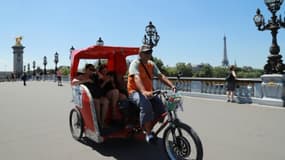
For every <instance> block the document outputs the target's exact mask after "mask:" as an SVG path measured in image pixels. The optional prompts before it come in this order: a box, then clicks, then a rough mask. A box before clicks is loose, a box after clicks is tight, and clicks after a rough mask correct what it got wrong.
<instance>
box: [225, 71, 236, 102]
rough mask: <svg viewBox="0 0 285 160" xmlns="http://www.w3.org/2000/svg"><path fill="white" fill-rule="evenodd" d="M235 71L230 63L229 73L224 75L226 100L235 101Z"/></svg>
mask: <svg viewBox="0 0 285 160" xmlns="http://www.w3.org/2000/svg"><path fill="white" fill-rule="evenodd" d="M236 78H237V76H236V72H235V66H234V65H231V66H230V68H229V73H228V75H227V77H226V79H225V80H226V89H227V102H235V100H234V94H235V88H236Z"/></svg>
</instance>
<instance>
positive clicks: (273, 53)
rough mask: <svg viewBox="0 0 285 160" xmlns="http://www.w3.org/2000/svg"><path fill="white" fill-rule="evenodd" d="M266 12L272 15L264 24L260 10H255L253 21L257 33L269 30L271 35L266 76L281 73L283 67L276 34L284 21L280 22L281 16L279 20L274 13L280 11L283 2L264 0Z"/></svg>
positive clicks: (281, 0) (283, 25)
mask: <svg viewBox="0 0 285 160" xmlns="http://www.w3.org/2000/svg"><path fill="white" fill-rule="evenodd" d="M264 3H265V4H266V6H267V7H268V10H269V11H270V12H271V13H272V17H271V19H270V20H269V21H268V23H267V24H265V21H264V17H263V15H262V14H261V12H260V10H259V9H257V11H256V15H255V16H254V18H253V20H254V22H255V25H256V26H257V28H258V30H259V31H265V30H270V31H271V35H272V44H271V46H270V50H269V51H270V55H269V56H268V60H267V64H266V65H265V66H264V72H265V73H266V74H273V73H280V74H282V73H283V70H284V69H285V65H284V64H283V62H282V59H281V58H282V55H280V54H279V52H280V48H279V45H278V43H277V33H278V30H279V29H280V28H281V27H285V19H283V20H282V18H281V15H280V16H279V18H277V16H276V12H277V11H278V10H279V9H280V6H281V5H282V3H283V0H264Z"/></svg>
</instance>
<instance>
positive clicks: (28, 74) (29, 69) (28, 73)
mask: <svg viewBox="0 0 285 160" xmlns="http://www.w3.org/2000/svg"><path fill="white" fill-rule="evenodd" d="M27 66H28V75H29V74H30V63H28V65H27Z"/></svg>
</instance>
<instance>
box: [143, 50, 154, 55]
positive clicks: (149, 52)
mask: <svg viewBox="0 0 285 160" xmlns="http://www.w3.org/2000/svg"><path fill="white" fill-rule="evenodd" d="M142 53H144V54H148V55H151V54H152V51H147V52H142Z"/></svg>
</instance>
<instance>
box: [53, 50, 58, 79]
mask: <svg viewBox="0 0 285 160" xmlns="http://www.w3.org/2000/svg"><path fill="white" fill-rule="evenodd" d="M54 63H55V69H54V74H56V71H57V63H58V53H57V52H55V54H54Z"/></svg>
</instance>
